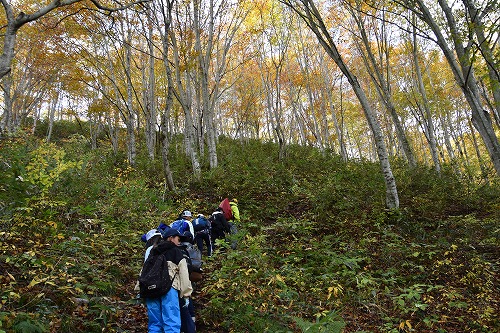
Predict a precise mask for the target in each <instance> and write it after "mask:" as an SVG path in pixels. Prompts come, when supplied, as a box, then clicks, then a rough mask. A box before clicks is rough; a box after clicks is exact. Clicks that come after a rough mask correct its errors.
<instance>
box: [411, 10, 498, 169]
mask: <svg viewBox="0 0 500 333" xmlns="http://www.w3.org/2000/svg"><path fill="white" fill-rule="evenodd" d="M404 3H405V4H406V6H407V8H408V9H410V10H412V11H414V12H415V13H416V14H417V16H418V17H419V18H420V19H421V20H423V21H424V22H425V23H426V24H427V25H428V26H429V28H430V29H431V30H432V32H433V33H434V35H435V36H436V43H437V44H438V45H439V47H440V48H441V50H442V52H443V54H444V56H445V58H446V60H447V61H448V64H449V65H450V68H451V70H452V72H453V75H454V77H455V80H456V81H457V84H458V85H459V86H460V88H461V89H462V92H463V93H464V95H465V98H466V100H467V103H468V104H469V107H470V108H471V111H472V123H473V124H474V127H475V128H476V130H477V131H478V133H479V135H480V136H481V138H482V139H483V142H484V145H485V146H486V149H487V150H488V153H489V156H490V159H491V162H492V164H493V167H494V168H495V171H496V173H497V175H498V176H500V143H499V141H498V138H497V136H496V133H495V131H494V129H493V126H492V121H491V118H490V115H489V114H488V113H487V112H485V111H484V108H483V106H482V102H481V95H480V93H479V86H478V81H477V79H476V77H475V74H474V68H473V67H472V63H471V58H472V55H471V44H472V42H473V41H472V40H469V41H466V42H467V43H466V44H465V45H464V40H463V39H462V38H461V36H460V28H459V26H458V24H457V22H456V20H455V17H454V14H453V12H452V9H451V8H450V6H449V5H448V3H447V1H446V0H438V3H439V6H440V8H441V10H442V14H443V15H444V17H445V19H446V25H447V30H448V31H449V33H450V35H449V38H446V37H445V36H444V35H443V29H441V27H440V26H439V25H438V23H437V20H436V18H434V16H433V15H432V14H431V11H430V10H429V8H428V7H427V5H426V4H425V3H424V0H404ZM449 39H451V41H452V42H451V43H452V46H453V50H452V49H451V48H450V46H449V45H448V40H449Z"/></svg>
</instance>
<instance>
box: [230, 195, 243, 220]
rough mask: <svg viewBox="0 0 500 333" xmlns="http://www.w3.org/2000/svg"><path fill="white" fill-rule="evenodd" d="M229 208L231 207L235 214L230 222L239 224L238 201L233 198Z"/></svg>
mask: <svg viewBox="0 0 500 333" xmlns="http://www.w3.org/2000/svg"><path fill="white" fill-rule="evenodd" d="M229 206H231V212H232V213H233V218H232V219H231V220H230V221H228V222H232V223H236V224H239V223H240V210H239V209H238V199H236V198H233V200H231V201H229Z"/></svg>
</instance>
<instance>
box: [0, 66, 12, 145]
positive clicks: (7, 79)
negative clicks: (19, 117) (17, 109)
mask: <svg viewBox="0 0 500 333" xmlns="http://www.w3.org/2000/svg"><path fill="white" fill-rule="evenodd" d="M2 81H3V84H2V90H3V99H4V108H5V109H4V112H3V118H2V121H1V123H0V138H1V137H2V136H3V135H4V134H6V133H10V132H11V131H12V77H11V75H10V74H7V75H5V76H4V77H3V80H2Z"/></svg>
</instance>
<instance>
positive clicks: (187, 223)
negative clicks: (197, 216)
mask: <svg viewBox="0 0 500 333" xmlns="http://www.w3.org/2000/svg"><path fill="white" fill-rule="evenodd" d="M192 217H193V215H192V214H191V211H189V210H185V211H183V212H182V213H181V215H180V216H179V218H178V219H177V220H175V221H174V222H172V223H171V224H170V227H171V228H174V229H177V230H179V233H181V234H183V233H184V231H186V230H188V231H189V232H190V233H191V235H194V228H193V224H192V223H191V218H192Z"/></svg>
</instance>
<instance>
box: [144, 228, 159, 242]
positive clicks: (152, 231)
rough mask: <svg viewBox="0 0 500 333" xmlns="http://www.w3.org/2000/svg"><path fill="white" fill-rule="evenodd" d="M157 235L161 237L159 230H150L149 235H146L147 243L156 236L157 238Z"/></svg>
mask: <svg viewBox="0 0 500 333" xmlns="http://www.w3.org/2000/svg"><path fill="white" fill-rule="evenodd" d="M157 235H160V236H161V233H160V232H158V230H156V229H151V230H149V231H148V232H147V233H146V242H147V241H148V240H150V239H151V238H153V237H154V236H157Z"/></svg>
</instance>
